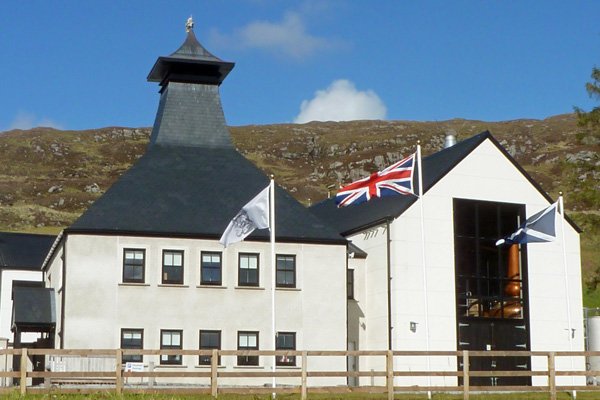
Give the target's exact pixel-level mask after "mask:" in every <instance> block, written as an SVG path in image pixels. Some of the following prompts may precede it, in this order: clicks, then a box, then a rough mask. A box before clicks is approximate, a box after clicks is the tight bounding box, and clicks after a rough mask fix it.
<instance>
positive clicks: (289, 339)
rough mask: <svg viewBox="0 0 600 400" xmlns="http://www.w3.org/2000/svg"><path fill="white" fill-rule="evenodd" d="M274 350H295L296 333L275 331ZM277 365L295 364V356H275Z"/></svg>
mask: <svg viewBox="0 0 600 400" xmlns="http://www.w3.org/2000/svg"><path fill="white" fill-rule="evenodd" d="M275 343H276V345H275V347H276V348H275V349H276V350H296V333H294V332H277V337H276V339H275ZM276 360H277V361H276V362H277V365H292V366H293V365H296V356H277V359H276Z"/></svg>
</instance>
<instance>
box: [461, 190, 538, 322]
mask: <svg viewBox="0 0 600 400" xmlns="http://www.w3.org/2000/svg"><path fill="white" fill-rule="evenodd" d="M524 213H525V207H524V206H523V205H519V204H509V203H496V202H489V201H476V200H463V199H455V200H454V257H455V260H454V263H455V268H456V302H457V304H456V307H457V313H458V316H459V318H496V319H521V318H523V316H524V314H523V313H524V311H525V306H526V303H525V301H524V298H523V294H524V293H525V292H526V291H525V290H524V288H523V285H525V284H526V283H527V282H526V280H523V277H524V276H526V273H525V272H524V271H525V268H526V262H525V258H522V257H521V256H520V255H519V248H518V246H517V245H515V247H513V248H512V249H510V247H511V246H496V245H495V243H496V241H497V240H498V239H500V238H503V237H505V236H507V235H509V234H511V233H512V232H514V231H515V230H516V229H517V228H518V226H519V222H520V221H524V215H525V214H524ZM509 249H510V250H509ZM509 251H512V252H513V254H514V255H515V257H512V258H511V257H509ZM509 259H512V261H509Z"/></svg>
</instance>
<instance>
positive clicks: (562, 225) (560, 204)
mask: <svg viewBox="0 0 600 400" xmlns="http://www.w3.org/2000/svg"><path fill="white" fill-rule="evenodd" d="M562 194H563V193H562V192H559V193H558V208H559V209H560V230H561V234H560V236H561V237H562V250H563V269H564V273H565V296H566V300H567V323H568V324H569V325H568V329H569V330H568V333H569V351H571V352H572V351H573V335H574V334H575V332H574V331H573V325H572V321H571V299H570V298H569V270H568V268H567V246H566V244H567V241H566V240H565V205H564V202H563V196H562ZM570 359H571V371H572V370H573V369H574V365H573V355H571V357H570ZM574 380H575V377H574V376H572V375H571V384H572V385H574ZM576 397H577V392H576V391H573V398H576Z"/></svg>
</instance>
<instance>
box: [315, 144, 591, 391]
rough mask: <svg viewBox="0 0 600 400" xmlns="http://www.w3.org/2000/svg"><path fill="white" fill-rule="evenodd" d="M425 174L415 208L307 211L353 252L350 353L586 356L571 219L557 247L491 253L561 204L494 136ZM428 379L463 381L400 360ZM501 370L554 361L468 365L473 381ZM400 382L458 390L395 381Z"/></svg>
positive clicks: (446, 360) (562, 361)
mask: <svg viewBox="0 0 600 400" xmlns="http://www.w3.org/2000/svg"><path fill="white" fill-rule="evenodd" d="M422 164H423V189H424V190H423V191H424V195H423V197H422V199H420V200H419V199H418V198H417V197H416V196H391V197H384V198H375V199H372V200H371V201H369V202H367V203H363V204H359V205H354V206H352V205H351V206H348V207H344V208H339V209H338V208H336V206H335V202H334V199H329V200H326V201H324V202H321V203H318V204H316V205H314V206H313V207H312V208H311V210H312V211H313V212H314V213H315V215H317V216H319V217H320V218H322V219H323V220H324V221H327V222H329V223H330V224H332V225H333V226H336V227H337V229H338V231H339V232H341V233H342V234H343V235H344V236H345V237H346V238H348V239H349V240H350V241H351V243H352V247H353V249H351V250H350V252H349V254H350V256H351V257H350V258H349V261H348V266H349V270H348V279H349V282H350V283H351V285H350V286H351V289H350V290H349V297H350V299H349V300H348V341H349V347H350V348H355V349H359V350H382V349H393V350H421V351H422V350H431V351H435V350H440V351H456V350H530V351H561V350H562V351H568V350H574V351H583V350H584V332H583V312H582V289H581V261H580V246H579V232H580V230H579V229H578V227H577V226H576V225H574V224H573V223H572V222H571V221H570V220H568V219H567V222H566V223H565V224H564V234H563V233H562V231H561V224H560V220H559V218H557V227H556V229H557V236H558V237H557V240H556V241H554V242H549V243H533V244H526V245H514V246H513V247H509V246H500V247H497V246H495V242H496V240H498V239H500V238H503V237H505V236H507V235H509V234H511V233H512V232H514V231H516V230H517V228H518V227H519V225H520V224H521V223H522V222H523V221H525V219H526V218H529V217H530V216H531V215H533V214H535V213H537V212H538V211H541V210H543V209H545V208H547V207H548V206H549V205H550V204H552V203H553V202H554V201H553V200H552V199H550V197H549V196H548V195H547V194H546V193H545V192H544V191H543V190H542V189H541V188H540V187H539V185H538V184H536V182H534V181H533V179H532V178H531V177H530V176H529V175H528V174H527V173H526V172H525V171H524V170H523V169H522V168H521V167H520V166H519V165H518V164H517V163H516V161H515V160H514V159H513V158H512V157H511V156H510V155H509V154H508V153H507V151H506V150H505V149H504V148H503V147H502V146H501V145H500V144H499V143H498V142H497V141H496V140H495V139H494V137H493V136H492V135H490V134H489V133H488V132H484V133H481V134H479V135H476V136H474V137H471V138H469V139H467V140H463V141H461V142H459V143H457V144H455V145H454V146H451V147H448V148H445V149H443V150H441V151H439V152H437V153H434V154H432V155H430V156H429V157H426V158H424V159H423V162H422ZM417 175H418V171H417ZM415 183H418V180H417V179H416V178H415ZM417 186H418V185H417ZM421 218H423V225H421ZM422 226H423V228H422ZM422 237H424V240H423V239H422ZM423 244H424V248H423ZM563 246H565V247H564V250H566V252H565V253H566V267H565V262H564V261H565V257H564V256H563V254H564V253H563ZM510 249H512V250H510ZM511 252H512V253H511ZM510 254H512V260H513V261H512V263H510V262H509V259H510V258H511V257H510ZM511 268H512V269H511ZM352 286H353V288H352ZM569 328H571V330H569ZM358 363H359V364H360V369H361V370H370V369H376V370H377V369H381V368H383V366H382V365H381V364H380V363H374V361H373V360H371V359H366V358H365V359H361V360H359V361H358ZM571 363H572V364H571ZM572 367H574V368H576V369H578V370H584V369H585V361H584V359H583V358H582V357H580V358H573V359H571V358H569V357H558V358H557V370H560V369H567V368H572ZM428 368H431V369H432V370H449V371H456V370H457V369H458V370H460V369H462V364H461V360H460V359H457V358H456V357H430V358H429V359H427V358H426V357H418V358H417V357H413V358H411V357H403V358H396V360H395V369H397V370H401V371H426V370H428ZM494 368H496V369H498V370H516V371H519V370H533V371H536V370H546V368H547V360H546V358H545V357H532V358H531V359H530V358H527V357H513V358H512V359H500V358H499V359H494V358H493V357H484V358H471V362H470V369H471V370H478V369H479V370H481V369H484V370H487V369H491V370H493V369H494ZM546 381H547V379H546V378H544V377H533V380H531V378H530V377H514V376H513V377H492V378H489V377H485V378H471V384H472V385H478V384H482V385H531V384H533V385H546V384H547V382H546ZM572 382H575V383H577V384H585V378H584V377H576V378H574V379H573V380H572V378H571V377H559V378H557V383H558V384H562V385H570V384H571V383H572ZM395 383H396V384H400V385H414V384H419V385H428V384H429V383H431V384H433V385H455V384H456V383H460V381H458V382H457V378H453V377H446V378H443V377H438V378H431V381H428V379H427V378H416V379H415V378H396V381H395Z"/></svg>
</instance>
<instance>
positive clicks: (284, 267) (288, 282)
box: [276, 254, 296, 287]
mask: <svg viewBox="0 0 600 400" xmlns="http://www.w3.org/2000/svg"><path fill="white" fill-rule="evenodd" d="M276 279H277V282H276V285H277V286H279V287H296V256H293V255H280V254H278V255H277V274H276Z"/></svg>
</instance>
